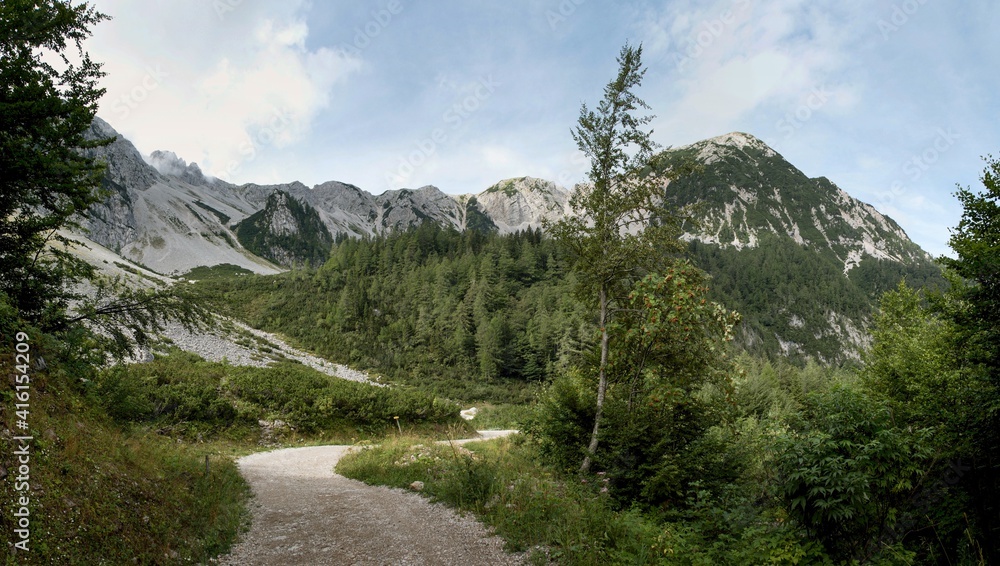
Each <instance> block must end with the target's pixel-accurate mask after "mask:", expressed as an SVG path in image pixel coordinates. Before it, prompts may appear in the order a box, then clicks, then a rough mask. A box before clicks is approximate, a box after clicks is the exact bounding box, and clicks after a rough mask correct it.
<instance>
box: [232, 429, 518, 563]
mask: <svg viewBox="0 0 1000 566" xmlns="http://www.w3.org/2000/svg"><path fill="white" fill-rule="evenodd" d="M510 432H513V431H481V432H480V434H481V437H480V438H475V439H466V440H462V441H458V442H468V441H470V440H481V439H485V438H496V437H499V436H504V435H506V434H509V433H510ZM350 448H351V447H350V446H309V447H304V448H286V449H283V450H275V451H272V452H261V453H257V454H252V455H250V456H246V457H243V458H240V459H239V460H238V461H237V463H238V464H239V467H240V472H241V473H242V474H243V476H244V477H245V478H246V479H247V481H248V482H249V483H250V486H251V488H253V492H254V495H255V499H254V500H253V502H252V503H251V505H252V511H253V523H252V525H251V527H250V530H249V531H248V532H247V533H245V534H244V535H243V537H242V539H241V541H240V542H239V543H238V544H237V545H235V546H234V547H233V550H232V553H230V554H229V555H227V556H223V557H221V558H220V560H219V563H220V564H225V565H232V566H237V565H239V566H242V565H250V564H266V565H270V564H279V565H282V566H291V565H298V564H302V565H307V564H308V565H323V564H335V565H338V566H339V565H354V564H357V565H361V564H364V565H368V564H385V565H403V564H428V565H430V564H463V565H465V564H468V565H479V564H484V565H486V564H488V565H494V564H496V565H503V564H521V563H522V558H521V557H520V556H517V555H512V554H507V553H504V552H503V542H502V540H501V539H500V538H498V537H496V536H491V535H490V534H489V533H488V532H487V530H486V528H485V527H483V526H482V525H481V524H480V523H478V522H476V521H475V520H473V519H472V518H471V517H462V516H459V515H458V514H457V513H456V512H455V511H453V510H451V509H449V508H447V507H445V506H444V505H438V504H432V503H430V502H429V501H428V500H427V499H426V498H424V497H421V496H420V495H417V494H416V493H412V492H407V491H403V490H399V489H390V488H387V487H380V486H369V485H366V484H364V483H361V482H359V481H355V480H351V479H348V478H345V477H344V476H341V475H339V474H336V473H334V472H333V468H334V466H335V465H336V464H337V461H338V460H339V459H340V458H341V456H343V455H344V454H345V453H346V452H347V451H348V450H349V449H350Z"/></svg>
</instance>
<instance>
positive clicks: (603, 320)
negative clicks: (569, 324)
mask: <svg viewBox="0 0 1000 566" xmlns="http://www.w3.org/2000/svg"><path fill="white" fill-rule="evenodd" d="M600 302H601V315H600V325H601V366H600V372H599V377H598V380H597V411H596V413H595V414H594V432H593V433H591V435H590V445H588V446H587V455H586V456H584V458H583V464H581V465H580V471H581V472H587V471H589V470H590V459H591V458H593V456H594V454H595V453H596V452H597V436H598V433H599V432H600V430H601V414H602V413H603V412H604V394H605V392H606V391H607V389H608V371H607V370H608V291H607V288H606V287H604V286H603V285H602V286H601V292H600Z"/></svg>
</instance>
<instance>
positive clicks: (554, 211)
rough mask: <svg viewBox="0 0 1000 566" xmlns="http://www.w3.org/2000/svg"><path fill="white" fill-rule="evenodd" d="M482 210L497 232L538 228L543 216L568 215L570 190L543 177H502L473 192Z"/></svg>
mask: <svg viewBox="0 0 1000 566" xmlns="http://www.w3.org/2000/svg"><path fill="white" fill-rule="evenodd" d="M476 200H477V201H478V202H479V206H480V208H481V209H482V211H483V212H484V213H485V214H486V215H487V216H489V217H490V219H491V220H492V221H493V223H494V224H495V225H496V227H497V229H498V230H499V231H500V233H508V232H516V231H518V230H525V229H528V228H538V227H540V226H541V225H542V219H543V218H549V219H550V220H558V219H559V218H562V217H563V216H564V215H566V214H570V212H571V211H570V209H569V191H567V190H566V189H563V188H561V187H559V186H558V185H556V184H555V183H553V182H552V181H546V180H544V179H536V178H534V177H519V178H516V179H505V180H503V181H500V182H499V183H497V184H495V185H493V186H492V187H490V188H488V189H486V190H485V191H483V192H481V193H479V194H478V195H476Z"/></svg>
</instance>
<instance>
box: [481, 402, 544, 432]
mask: <svg viewBox="0 0 1000 566" xmlns="http://www.w3.org/2000/svg"><path fill="white" fill-rule="evenodd" d="M475 407H476V409H477V410H478V412H477V413H476V416H475V418H473V419H472V420H471V421H469V422H470V424H472V425H473V426H474V427H475V428H476V429H478V430H491V429H504V430H507V429H516V430H521V429H522V428H524V423H525V422H527V421H528V419H530V418H531V416H532V415H533V414H534V411H535V410H534V405H527V404H525V405H515V404H499V405H494V404H492V403H480V404H478V405H476V406H475Z"/></svg>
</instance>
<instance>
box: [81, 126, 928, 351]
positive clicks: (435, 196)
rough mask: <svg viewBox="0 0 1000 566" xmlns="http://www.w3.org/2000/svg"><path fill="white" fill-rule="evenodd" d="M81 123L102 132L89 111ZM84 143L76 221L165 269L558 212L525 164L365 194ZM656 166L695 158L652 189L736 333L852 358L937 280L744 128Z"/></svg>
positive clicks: (868, 219) (668, 154) (897, 236)
mask: <svg viewBox="0 0 1000 566" xmlns="http://www.w3.org/2000/svg"><path fill="white" fill-rule="evenodd" d="M92 129H93V135H95V136H99V135H105V136H106V135H115V134H114V130H113V129H112V128H111V127H110V125H108V124H107V123H105V122H103V121H99V120H95V123H94V126H93V128H92ZM94 154H95V155H96V156H97V157H99V158H102V159H104V160H105V161H106V162H107V163H108V171H107V175H106V178H105V189H107V191H108V197H107V198H106V199H105V201H104V202H102V203H101V204H99V205H97V206H96V207H94V209H93V210H92V211H91V212H90V214H89V215H88V217H87V218H86V219H84V222H83V225H84V227H85V228H87V229H89V230H90V237H91V238H92V239H93V240H94V241H96V242H97V243H99V244H102V245H105V246H107V247H108V248H110V249H112V250H114V251H115V252H117V253H119V254H120V255H122V256H123V257H125V258H126V259H128V260H131V261H134V262H136V263H139V264H142V265H145V266H147V267H150V268H151V269H154V270H155V271H158V272H161V273H167V274H180V273H185V272H187V271H189V270H191V269H193V268H195V267H198V266H203V265H204V266H212V265H217V264H221V263H230V264H234V265H237V266H239V267H243V268H245V269H249V270H251V271H254V272H257V273H261V274H269V273H276V272H278V271H281V270H282V269H284V268H286V267H289V266H299V265H302V264H304V263H305V262H308V263H309V264H310V265H318V264H322V263H323V262H324V261H325V257H328V252H329V250H330V247H331V243H332V241H339V239H340V238H343V237H355V238H358V237H365V238H367V237H375V236H382V235H387V234H391V233H393V232H398V231H403V230H407V229H410V228H414V227H417V226H420V225H421V224H423V223H424V222H434V223H436V224H438V225H440V226H442V227H445V228H449V229H454V230H458V231H463V230H479V231H485V232H497V233H500V234H506V233H512V232H517V231H523V230H527V229H537V228H539V227H540V226H541V225H542V220H543V219H544V218H546V217H547V218H549V219H550V220H558V219H560V218H563V217H564V216H565V215H568V214H571V213H572V211H571V209H570V206H569V197H570V192H569V191H568V190H566V189H564V188H563V187H560V186H558V185H557V184H555V183H553V182H552V181H548V180H545V179H538V178H534V177H528V176H525V177H515V178H510V179H504V180H501V181H498V182H497V183H494V184H493V185H491V186H490V187H487V188H486V189H484V190H482V191H480V192H479V193H475V194H463V195H449V194H445V193H444V192H442V191H441V190H440V189H438V188H437V187H435V186H433V185H427V186H423V187H419V188H415V189H411V188H403V189H394V190H389V191H385V192H383V193H382V194H380V195H372V194H371V193H368V192H367V191H364V190H363V189H361V188H360V187H357V186H355V185H351V184H348V183H343V182H339V181H327V182H325V183H320V184H317V185H314V186H313V187H307V186H306V185H304V184H303V183H301V182H298V181H294V182H291V183H283V184H274V185H259V184H254V183H245V184H243V185H234V184H231V183H227V182H225V181H222V180H218V179H214V178H211V177H209V176H206V175H205V174H204V173H203V172H202V171H201V169H200V168H199V167H198V166H197V164H194V163H186V162H185V161H184V160H183V159H181V158H179V157H177V156H176V155H175V154H173V153H172V152H168V151H158V152H154V153H153V154H151V155H150V156H148V157H147V158H144V157H142V156H141V155H140V154H139V152H138V151H137V150H136V149H135V147H134V146H133V145H132V144H131V143H130V142H128V140H126V139H124V138H123V137H121V136H118V138H117V139H116V140H115V141H114V142H113V143H112V144H111V145H109V146H108V147H106V148H102V149H99V150H94ZM151 163H154V164H156V167H154V166H153V165H151ZM655 163H656V164H657V167H659V168H660V172H661V173H663V174H664V179H667V178H669V175H667V173H668V172H669V170H671V169H674V168H680V167H682V166H685V165H686V164H691V163H694V164H696V165H698V168H699V171H698V172H697V174H691V175H686V176H682V177H679V178H676V179H674V180H671V181H666V180H665V181H664V182H663V191H664V199H665V202H666V204H668V205H671V206H674V207H677V208H678V209H682V210H685V211H687V212H688V213H689V214H688V216H687V218H689V220H690V221H686V223H685V224H684V225H683V226H682V228H683V232H684V233H683V236H682V237H683V239H684V240H686V241H688V242H689V246H690V248H689V255H690V256H691V257H692V258H694V259H695V262H696V264H698V265H699V266H700V267H702V268H703V269H705V270H706V271H708V272H709V274H710V275H711V276H712V277H713V278H714V281H713V283H712V288H713V292H714V293H715V294H716V296H717V298H719V299H721V300H724V302H726V304H728V305H729V306H731V307H733V308H737V309H738V310H741V311H742V312H743V313H744V318H745V320H746V322H745V324H744V325H743V338H742V341H743V342H744V344H745V345H748V346H751V347H753V346H754V345H757V346H759V347H761V348H763V349H765V350H767V351H776V352H777V351H780V352H784V353H785V354H787V355H791V356H798V355H801V356H812V357H817V358H818V359H821V360H824V361H830V362H838V361H841V362H842V361H846V360H851V359H858V356H859V352H860V351H861V350H862V349H863V348H864V347H865V345H866V343H867V342H866V341H867V334H866V328H867V324H868V321H869V320H870V315H871V313H872V312H874V308H875V300H876V298H877V296H878V294H879V293H880V292H882V291H885V290H887V289H888V288H892V287H894V286H895V284H896V282H898V280H899V279H900V278H908V279H909V280H910V281H915V282H917V284H918V285H919V284H925V283H927V284H931V283H933V282H934V281H936V280H937V279H940V271H939V270H938V269H937V268H936V266H935V265H934V264H933V261H932V258H931V257H930V255H929V254H927V253H926V252H925V251H924V250H922V249H920V247H919V246H918V245H916V244H915V243H913V242H912V241H911V240H910V239H909V237H908V236H907V235H906V233H905V231H904V230H903V229H902V228H901V227H900V226H899V225H898V224H897V223H896V222H895V221H893V220H892V219H891V218H889V217H887V216H885V215H883V214H882V213H880V212H879V211H878V210H877V209H875V208H874V207H873V206H872V205H870V204H867V203H864V202H861V201H859V200H857V199H854V198H853V197H851V196H850V195H849V194H848V193H847V192H846V191H844V190H843V189H841V188H840V187H838V186H837V185H836V184H835V183H833V182H832V181H830V180H829V179H827V178H825V177H816V178H810V177H808V176H807V175H805V174H804V173H803V172H802V171H800V170H799V169H797V168H796V167H795V166H794V165H792V164H791V163H789V162H788V161H787V160H785V159H784V157H782V156H781V155H780V154H779V153H778V152H776V151H774V150H773V149H772V148H770V147H769V146H767V144H765V143H764V142H763V141H761V140H760V139H758V138H756V137H754V136H752V135H750V134H747V133H745V132H730V133H728V134H723V135H720V136H716V137H713V138H709V139H707V140H702V141H699V142H695V143H693V144H689V145H686V146H682V147H678V148H674V149H668V150H665V151H663V152H661V153H660V154H658V155H657V159H656V160H655ZM275 195H283V196H281V197H280V198H279V197H276V196H275ZM776 275H781V277H778V278H775V276H776Z"/></svg>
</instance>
